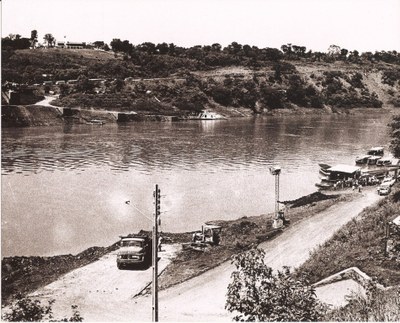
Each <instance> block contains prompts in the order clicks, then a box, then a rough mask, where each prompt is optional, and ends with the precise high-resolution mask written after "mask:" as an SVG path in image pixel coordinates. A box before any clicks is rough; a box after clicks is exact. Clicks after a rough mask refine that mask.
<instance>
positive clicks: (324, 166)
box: [318, 163, 332, 169]
mask: <svg viewBox="0 0 400 323" xmlns="http://www.w3.org/2000/svg"><path fill="white" fill-rule="evenodd" d="M318 166H319V167H321V169H328V168H331V167H332V166H331V165H328V164H324V163H320V164H318Z"/></svg>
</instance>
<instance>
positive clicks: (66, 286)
mask: <svg viewBox="0 0 400 323" xmlns="http://www.w3.org/2000/svg"><path fill="white" fill-rule="evenodd" d="M379 199H380V197H379V196H378V195H377V194H376V191H375V190H374V189H368V190H365V191H364V192H363V193H362V194H360V197H359V198H357V199H355V200H354V201H352V202H347V203H346V202H340V203H338V204H337V205H334V206H332V207H330V208H329V209H327V210H325V211H324V212H321V213H320V214H318V215H316V216H313V217H312V218H310V219H307V220H303V221H301V222H299V223H297V224H295V225H293V227H291V228H289V229H288V230H286V231H285V232H284V233H283V234H281V235H280V236H278V237H277V238H275V239H274V240H272V241H268V242H265V243H263V244H261V247H262V248H264V249H265V251H266V263H267V264H268V265H269V266H271V267H272V268H274V269H276V268H281V267H282V266H283V265H286V266H291V267H296V266H298V265H300V264H301V263H302V262H304V261H305V260H306V259H307V257H308V255H309V252H310V251H311V250H312V249H314V248H315V247H316V246H318V245H319V244H322V243H323V242H324V241H325V240H327V239H328V238H329V237H330V236H331V235H332V234H333V233H334V232H335V231H336V230H337V229H339V228H340V227H341V226H342V225H343V224H345V223H346V222H348V221H349V220H350V219H352V218H354V217H355V216H357V215H358V214H359V213H360V212H361V211H362V209H364V208H365V207H367V206H369V205H371V204H373V203H374V202H376V201H378V200H379ZM167 254H169V255H172V251H171V252H169V253H166V255H167ZM166 255H165V256H163V258H164V259H163V263H164V264H165V263H166V262H167V256H166ZM232 271H233V266H232V265H231V264H230V263H229V262H225V263H223V264H222V265H220V266H218V267H216V268H214V269H212V270H210V271H208V272H206V273H204V274H202V275H200V276H198V277H196V278H193V279H190V280H188V281H186V282H184V283H182V284H179V285H177V286H174V287H172V288H169V289H167V290H165V291H163V292H160V294H159V318H160V320H161V321H220V320H224V321H227V320H231V314H230V313H228V312H227V311H226V310H225V309H224V304H225V294H226V288H227V285H228V284H229V281H230V274H231V272H232ZM149 279H151V269H149V270H147V271H143V272H131V271H118V270H116V266H115V255H113V254H110V255H107V256H105V257H103V258H102V259H101V260H99V261H98V262H96V263H93V264H91V265H88V266H86V267H83V268H80V269H78V270H75V271H73V272H71V273H69V274H68V275H66V276H64V277H63V278H62V279H60V280H58V281H56V282H54V283H52V284H50V285H48V286H46V287H45V288H43V289H41V290H38V291H37V292H35V295H37V296H39V298H41V299H46V298H55V299H56V304H55V305H54V312H55V317H57V318H60V317H63V316H67V315H70V310H69V306H70V305H72V304H77V305H79V309H80V311H81V314H82V316H83V317H84V319H85V321H150V320H151V296H148V295H147V296H140V297H137V298H134V299H132V296H133V295H135V294H136V293H137V292H138V291H139V290H140V289H141V288H143V287H144V286H143V284H144V282H147V281H148V280H149Z"/></svg>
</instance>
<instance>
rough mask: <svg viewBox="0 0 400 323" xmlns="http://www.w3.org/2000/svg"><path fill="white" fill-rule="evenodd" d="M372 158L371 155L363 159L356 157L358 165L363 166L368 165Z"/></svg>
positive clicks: (362, 157)
mask: <svg viewBox="0 0 400 323" xmlns="http://www.w3.org/2000/svg"><path fill="white" fill-rule="evenodd" d="M370 157H371V155H364V156H361V157H356V165H363V164H367V163H368V159H369V158H370Z"/></svg>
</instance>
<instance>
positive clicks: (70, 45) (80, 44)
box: [57, 41, 86, 49]
mask: <svg viewBox="0 0 400 323" xmlns="http://www.w3.org/2000/svg"><path fill="white" fill-rule="evenodd" d="M57 47H58V48H66V49H84V48H86V43H85V42H69V41H67V42H65V41H59V42H57Z"/></svg>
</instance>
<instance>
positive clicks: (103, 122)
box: [86, 119, 106, 126]
mask: <svg viewBox="0 0 400 323" xmlns="http://www.w3.org/2000/svg"><path fill="white" fill-rule="evenodd" d="M86 123H87V124H98V125H101V126H102V125H103V124H105V123H106V122H105V121H104V120H101V119H91V120H88V121H87V122H86Z"/></svg>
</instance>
